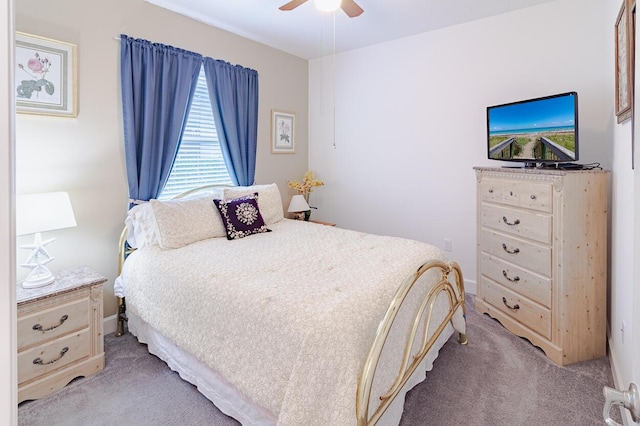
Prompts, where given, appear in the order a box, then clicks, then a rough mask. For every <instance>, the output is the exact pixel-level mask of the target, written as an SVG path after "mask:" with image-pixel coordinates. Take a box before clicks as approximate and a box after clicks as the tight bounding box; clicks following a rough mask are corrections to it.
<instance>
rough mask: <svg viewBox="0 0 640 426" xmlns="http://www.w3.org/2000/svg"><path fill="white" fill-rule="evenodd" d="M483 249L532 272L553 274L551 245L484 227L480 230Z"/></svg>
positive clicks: (545, 274) (547, 275)
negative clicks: (525, 239)
mask: <svg viewBox="0 0 640 426" xmlns="http://www.w3.org/2000/svg"><path fill="white" fill-rule="evenodd" d="M479 243H480V247H482V251H484V252H486V253H489V254H492V255H494V256H496V257H498V258H500V259H504V260H506V261H508V262H510V263H515V264H516V265H518V266H521V267H523V268H525V269H528V270H530V271H532V272H535V273H538V274H542V275H544V276H546V277H550V276H551V247H549V246H546V245H541V244H536V243H532V242H528V241H524V240H521V239H518V238H513V237H510V236H508V235H505V234H501V233H499V232H493V231H491V230H488V229H485V228H483V229H482V231H481V232H480V242H479Z"/></svg>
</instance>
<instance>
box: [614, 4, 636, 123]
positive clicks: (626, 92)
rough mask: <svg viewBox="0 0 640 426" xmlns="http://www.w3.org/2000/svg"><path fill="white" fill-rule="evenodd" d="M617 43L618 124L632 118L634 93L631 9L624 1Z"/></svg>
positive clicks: (616, 104)
mask: <svg viewBox="0 0 640 426" xmlns="http://www.w3.org/2000/svg"><path fill="white" fill-rule="evenodd" d="M615 30H616V31H615V43H616V46H615V47H616V103H615V106H616V116H617V117H618V119H617V121H618V123H622V122H623V121H626V120H628V119H629V118H631V112H632V111H631V106H632V101H633V97H632V95H633V93H632V89H633V88H632V87H631V72H632V67H631V60H632V55H633V50H632V47H633V46H632V44H631V38H630V26H629V9H628V7H627V0H623V1H622V6H621V7H620V13H618V18H617V19H616V25H615Z"/></svg>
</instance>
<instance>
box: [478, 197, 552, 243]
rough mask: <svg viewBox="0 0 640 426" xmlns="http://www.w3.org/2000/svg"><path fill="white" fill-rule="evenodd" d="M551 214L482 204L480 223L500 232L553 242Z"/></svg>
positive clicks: (543, 241)
mask: <svg viewBox="0 0 640 426" xmlns="http://www.w3.org/2000/svg"><path fill="white" fill-rule="evenodd" d="M551 219H552V218H551V216H550V215H548V214H543V213H535V212H532V211H527V210H521V209H520V210H519V209H511V208H507V207H502V206H496V205H491V204H482V205H481V211H480V223H481V225H482V226H485V227H488V228H493V229H495V230H498V231H500V232H504V233H507V234H511V235H515V236H516V237H523V238H529V239H532V240H536V241H539V242H541V243H544V244H551V226H552V225H551Z"/></svg>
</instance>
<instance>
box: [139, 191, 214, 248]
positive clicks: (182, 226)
mask: <svg viewBox="0 0 640 426" xmlns="http://www.w3.org/2000/svg"><path fill="white" fill-rule="evenodd" d="M211 200H212V197H211V195H207V196H198V197H194V198H181V199H175V200H166V201H159V200H151V202H150V203H151V207H152V208H153V216H154V221H155V229H156V234H157V237H158V244H159V245H160V247H162V248H164V249H175V248H180V247H184V246H186V245H187V244H191V243H195V242H196V241H201V240H206V239H209V238H216V237H224V236H225V235H226V233H225V230H224V224H223V223H222V220H221V219H220V215H218V214H217V213H216V211H215V208H214V207H213V205H212V204H211Z"/></svg>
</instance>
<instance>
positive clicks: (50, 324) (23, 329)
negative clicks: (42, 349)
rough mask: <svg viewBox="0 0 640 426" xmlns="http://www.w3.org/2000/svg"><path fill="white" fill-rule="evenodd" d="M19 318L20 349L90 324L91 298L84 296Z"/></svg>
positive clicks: (52, 302) (52, 301) (54, 302)
mask: <svg viewBox="0 0 640 426" xmlns="http://www.w3.org/2000/svg"><path fill="white" fill-rule="evenodd" d="M51 305H52V306H51V308H49V309H44V310H38V311H36V312H34V313H33V314H30V315H26V316H24V317H21V318H19V319H18V351H22V350H24V349H26V348H29V347H32V346H34V345H39V344H41V343H44V342H47V341H49V340H52V339H55V338H57V337H59V336H62V335H65V334H67V333H71V332H73V331H75V330H80V329H83V328H87V327H88V326H89V300H88V298H86V297H85V298H82V299H79V300H75V301H71V302H69V303H65V304H63V305H59V306H56V301H55V299H52V300H51Z"/></svg>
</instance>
